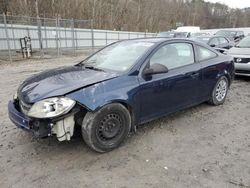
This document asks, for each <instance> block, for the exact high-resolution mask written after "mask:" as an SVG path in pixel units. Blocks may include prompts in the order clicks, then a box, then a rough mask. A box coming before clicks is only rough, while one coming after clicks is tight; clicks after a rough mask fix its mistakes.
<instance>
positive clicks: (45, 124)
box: [8, 101, 51, 138]
mask: <svg viewBox="0 0 250 188" xmlns="http://www.w3.org/2000/svg"><path fill="white" fill-rule="evenodd" d="M8 113H9V118H10V120H11V121H12V122H13V123H14V124H15V125H16V126H17V127H18V128H21V129H23V130H26V131H28V132H31V133H33V134H34V136H35V137H37V138H44V137H47V136H50V135H51V126H50V120H39V119H31V118H29V117H27V116H26V115H25V114H23V113H22V112H21V111H19V110H18V108H17V104H16V102H15V101H9V104H8Z"/></svg>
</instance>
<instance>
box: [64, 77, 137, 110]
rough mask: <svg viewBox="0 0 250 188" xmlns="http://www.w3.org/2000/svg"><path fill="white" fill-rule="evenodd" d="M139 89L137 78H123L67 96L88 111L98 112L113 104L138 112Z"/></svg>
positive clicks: (95, 85) (98, 84) (101, 83)
mask: <svg viewBox="0 0 250 188" xmlns="http://www.w3.org/2000/svg"><path fill="white" fill-rule="evenodd" d="M138 89H139V82H138V79H137V76H122V77H118V78H115V79H111V80H107V81H104V82H100V83H97V84H94V85H91V86H89V87H86V88H82V89H80V90H77V91H74V92H72V93H69V94H67V95H66V96H67V97H69V98H71V99H73V100H75V101H77V102H78V103H79V104H80V105H82V106H84V107H85V108H86V109H87V110H88V111H97V110H98V109H100V108H101V107H103V106H104V105H106V104H109V103H112V102H120V103H123V104H127V106H129V107H131V108H132V110H133V111H138V110H139V109H138V107H139V102H138V95H139V94H138V93H139V92H138Z"/></svg>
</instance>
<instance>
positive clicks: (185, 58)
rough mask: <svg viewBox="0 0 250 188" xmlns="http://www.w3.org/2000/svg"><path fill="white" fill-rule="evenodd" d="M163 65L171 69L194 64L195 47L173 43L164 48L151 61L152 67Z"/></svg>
mask: <svg viewBox="0 0 250 188" xmlns="http://www.w3.org/2000/svg"><path fill="white" fill-rule="evenodd" d="M155 63H157V64H162V65H164V66H165V67H167V68H168V70H170V69H174V68H178V67H182V66H185V65H189V64H193V63H194V52H193V47H192V45H191V44H189V43H172V44H167V45H165V46H162V47H161V48H160V49H158V50H157V51H156V52H155V54H154V55H153V56H152V57H151V59H150V65H152V64H155Z"/></svg>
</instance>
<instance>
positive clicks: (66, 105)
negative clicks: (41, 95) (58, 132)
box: [28, 97, 76, 118]
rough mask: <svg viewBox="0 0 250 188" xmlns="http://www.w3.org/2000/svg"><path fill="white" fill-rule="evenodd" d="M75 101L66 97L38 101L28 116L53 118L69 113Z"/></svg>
mask: <svg viewBox="0 0 250 188" xmlns="http://www.w3.org/2000/svg"><path fill="white" fill-rule="evenodd" d="M75 103H76V102H75V101H73V100H71V99H69V98H66V97H53V98H48V99H44V100H42V101H38V102H36V103H35V104H33V106H32V107H31V109H30V110H29V112H28V116H30V117H34V118H52V117H57V116H60V115H63V114H66V113H68V112H69V111H70V110H71V109H72V108H73V106H74V105H75Z"/></svg>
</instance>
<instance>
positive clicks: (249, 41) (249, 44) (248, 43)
mask: <svg viewBox="0 0 250 188" xmlns="http://www.w3.org/2000/svg"><path fill="white" fill-rule="evenodd" d="M236 47H240V48H250V36H249V37H245V38H244V39H242V40H241V41H240V42H239V44H238V45H237V46H236Z"/></svg>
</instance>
